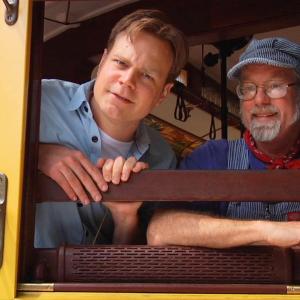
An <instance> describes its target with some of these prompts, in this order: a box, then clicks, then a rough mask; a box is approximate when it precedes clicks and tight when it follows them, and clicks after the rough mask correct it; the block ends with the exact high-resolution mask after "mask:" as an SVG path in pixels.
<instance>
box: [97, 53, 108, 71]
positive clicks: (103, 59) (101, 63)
mask: <svg viewBox="0 0 300 300" xmlns="http://www.w3.org/2000/svg"><path fill="white" fill-rule="evenodd" d="M106 57H107V49H106V48H105V49H104V51H103V54H102V56H101V59H100V62H99V65H98V71H97V75H98V73H99V71H100V69H101V66H102V65H103V63H104V61H105V59H106Z"/></svg>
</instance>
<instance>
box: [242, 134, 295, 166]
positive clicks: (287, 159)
mask: <svg viewBox="0 0 300 300" xmlns="http://www.w3.org/2000/svg"><path fill="white" fill-rule="evenodd" d="M244 139H245V142H246V144H247V146H248V147H249V149H250V150H251V151H252V153H253V154H254V155H255V157H257V158H258V159H259V160H261V161H263V162H265V163H267V164H268V167H267V168H268V169H300V159H295V157H296V156H297V155H298V154H299V152H300V138H299V139H298V140H297V142H296V144H295V146H293V147H292V149H291V150H290V152H289V153H288V154H287V155H284V156H282V157H280V158H271V157H269V156H268V155H266V154H264V153H263V152H262V151H260V150H258V149H257V148H256V145H255V141H254V139H253V137H252V135H251V133H250V131H249V130H246V131H245V134H244Z"/></svg>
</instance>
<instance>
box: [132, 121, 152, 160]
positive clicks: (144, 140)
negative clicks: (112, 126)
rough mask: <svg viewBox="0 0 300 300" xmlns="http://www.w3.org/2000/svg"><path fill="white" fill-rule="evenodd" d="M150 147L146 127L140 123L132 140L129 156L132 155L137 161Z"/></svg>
mask: <svg viewBox="0 0 300 300" xmlns="http://www.w3.org/2000/svg"><path fill="white" fill-rule="evenodd" d="M149 146H150V136H149V133H148V130H147V126H146V125H145V124H144V123H143V122H141V123H140V125H139V127H138V129H137V131H136V134H135V138H134V143H133V144H132V147H131V149H130V152H129V156H130V155H133V156H134V157H135V158H136V159H137V160H139V159H140V158H141V157H142V156H143V155H144V154H145V152H146V151H147V150H148V149H149Z"/></svg>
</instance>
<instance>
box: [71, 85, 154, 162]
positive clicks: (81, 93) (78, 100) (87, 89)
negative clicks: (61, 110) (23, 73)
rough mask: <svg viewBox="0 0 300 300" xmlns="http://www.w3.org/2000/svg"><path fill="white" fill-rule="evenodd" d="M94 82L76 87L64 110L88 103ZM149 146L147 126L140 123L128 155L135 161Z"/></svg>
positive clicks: (77, 107) (74, 108) (75, 108)
mask: <svg viewBox="0 0 300 300" xmlns="http://www.w3.org/2000/svg"><path fill="white" fill-rule="evenodd" d="M94 84H95V80H91V81H88V82H86V83H84V84H81V85H79V86H78V89H77V90H76V92H75V93H74V95H73V96H72V98H71V101H70V102H69V104H68V105H67V107H66V109H67V110H69V111H73V110H77V109H79V108H80V107H81V105H82V104H83V103H84V102H89V99H90V95H91V91H92V89H93V87H94ZM149 146H150V136H149V133H148V130H147V126H146V125H145V124H144V123H143V122H141V123H140V125H139V127H138V129H137V131H136V134H135V138H134V143H133V144H132V146H131V149H130V153H129V154H130V155H134V156H135V158H136V159H140V158H141V157H142V156H143V155H144V154H145V152H146V151H147V150H148V149H149Z"/></svg>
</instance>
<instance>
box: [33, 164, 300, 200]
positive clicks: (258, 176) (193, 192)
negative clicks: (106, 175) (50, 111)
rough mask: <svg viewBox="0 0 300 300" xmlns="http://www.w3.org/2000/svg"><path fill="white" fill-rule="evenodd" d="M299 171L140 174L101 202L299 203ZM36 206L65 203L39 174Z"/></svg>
mask: <svg viewBox="0 0 300 300" xmlns="http://www.w3.org/2000/svg"><path fill="white" fill-rule="evenodd" d="M299 182H300V171H298V170H276V171H178V170H177V171H175V170H171V171H170V170H159V171H144V172H142V173H140V174H133V175H132V176H131V178H130V179H129V181H128V182H126V183H121V184H119V185H112V184H111V185H110V187H109V191H108V192H106V193H104V195H103V200H104V201H111V200H113V201H128V200H133V201H134V200H142V201H153V200H158V201H182V200H185V201H189V200H191V201H207V200H210V201H300V184H299ZM38 190H39V191H38V199H37V201H38V202H45V201H66V199H67V197H66V195H65V194H64V192H63V191H62V189H61V188H60V187H59V186H57V185H56V184H55V183H54V181H52V180H51V179H50V178H49V177H47V176H45V175H43V174H40V175H39V179H38Z"/></svg>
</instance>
